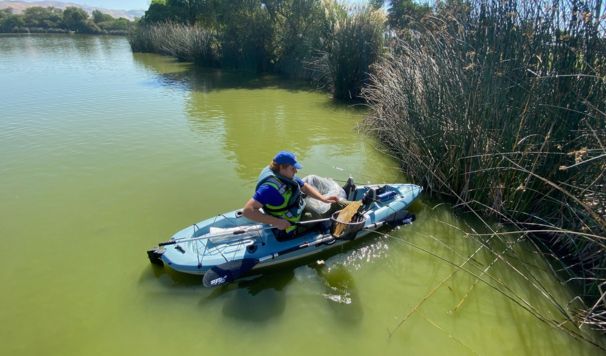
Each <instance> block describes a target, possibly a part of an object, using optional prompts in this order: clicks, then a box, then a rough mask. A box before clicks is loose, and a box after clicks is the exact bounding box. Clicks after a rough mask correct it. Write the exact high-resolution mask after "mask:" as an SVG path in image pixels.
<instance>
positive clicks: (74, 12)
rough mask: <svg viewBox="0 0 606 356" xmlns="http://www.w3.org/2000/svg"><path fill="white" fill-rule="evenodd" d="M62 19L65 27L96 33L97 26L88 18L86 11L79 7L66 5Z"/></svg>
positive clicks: (97, 30) (80, 31)
mask: <svg viewBox="0 0 606 356" xmlns="http://www.w3.org/2000/svg"><path fill="white" fill-rule="evenodd" d="M63 21H64V22H65V26H66V27H67V29H69V30H71V31H76V32H79V33H97V32H99V31H100V29H99V27H98V26H97V25H95V23H94V22H92V21H89V20H88V13H86V11H84V10H82V9H81V8H79V7H73V6H72V7H68V8H66V9H65V10H64V11H63Z"/></svg>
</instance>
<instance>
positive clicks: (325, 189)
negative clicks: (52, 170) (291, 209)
mask: <svg viewBox="0 0 606 356" xmlns="http://www.w3.org/2000/svg"><path fill="white" fill-rule="evenodd" d="M303 182H305V183H307V184H309V185H311V186H312V187H314V188H316V190H318V192H320V194H323V195H335V196H337V197H339V200H341V199H346V198H347V196H346V195H345V190H343V188H341V186H340V185H339V184H338V183H337V182H335V181H334V180H332V179H331V178H322V177H319V176H316V175H313V174H312V175H308V176H306V177H304V178H303ZM305 204H306V205H305V210H307V211H309V212H311V213H312V214H314V215H324V214H326V213H327V212H328V211H329V210H330V208H331V205H332V204H331V203H323V202H321V201H319V200H317V199H314V198H311V197H306V198H305Z"/></svg>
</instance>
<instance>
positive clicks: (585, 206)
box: [363, 0, 606, 330]
mask: <svg viewBox="0 0 606 356" xmlns="http://www.w3.org/2000/svg"><path fill="white" fill-rule="evenodd" d="M453 3H455V2H453ZM458 4H461V3H458ZM603 12H604V5H603V4H602V2H601V1H599V0H595V1H592V0H586V1H577V0H574V1H559V0H552V1H546V0H545V1H539V0H536V1H530V2H517V1H511V0H507V1H496V0H495V1H493V0H474V1H471V2H470V3H467V4H466V5H452V6H441V7H437V8H436V11H435V13H434V15H433V16H431V17H427V18H426V19H425V20H424V21H423V24H422V26H416V28H417V29H416V30H414V31H413V30H410V31H407V32H404V33H401V34H399V35H397V36H394V37H393V38H391V40H390V41H391V43H390V53H389V54H388V55H387V56H385V58H384V59H382V60H381V61H380V62H379V63H378V64H377V65H375V66H374V68H373V70H374V74H373V75H372V77H371V83H370V85H369V86H368V87H367V88H366V89H365V90H364V91H363V97H364V98H365V99H366V100H367V101H368V102H369V104H370V114H369V117H368V119H367V120H366V122H365V125H364V127H365V128H366V129H367V130H368V131H369V132H372V133H373V134H374V135H376V136H377V137H378V138H379V139H380V140H381V141H382V142H383V143H384V145H385V147H386V149H387V150H388V151H389V152H390V154H392V155H394V156H396V157H397V158H398V159H399V160H400V161H401V164H402V167H403V168H404V170H405V171H406V173H407V174H408V175H409V177H410V178H411V179H412V180H413V181H415V182H417V183H421V184H423V185H425V186H426V187H428V188H429V190H430V191H432V192H434V193H439V194H441V195H444V196H447V197H451V198H452V199H453V200H454V201H455V202H456V204H458V205H460V206H462V207H464V208H466V209H468V210H472V211H474V212H475V213H477V214H483V215H487V214H488V215H494V216H497V217H498V218H500V219H501V220H503V221H505V222H508V223H510V225H512V226H514V227H515V228H516V229H519V230H521V231H524V232H526V233H528V232H531V233H532V236H533V237H534V241H535V242H536V243H537V244H539V245H541V246H542V249H543V250H544V251H552V252H553V253H552V254H550V255H553V256H555V257H556V258H555V259H554V260H553V261H552V262H553V263H554V264H559V265H561V267H562V269H561V270H560V274H561V275H562V276H563V277H564V279H565V280H567V281H569V284H570V285H571V286H572V287H573V288H574V290H575V291H577V292H578V294H579V296H580V297H582V299H583V300H584V301H585V302H586V305H587V307H586V308H584V309H583V310H579V311H576V312H575V313H580V315H581V318H580V319H579V324H580V325H589V326H592V327H598V328H601V329H603V330H606V322H604V315H606V296H605V294H604V292H605V290H604V285H605V283H606V254H605V252H606V251H605V250H606V248H605V246H606V244H605V241H604V240H605V239H606V39H605V37H604V33H605V31H606V29H605V28H604V19H603V16H604V13H603ZM492 234H494V233H492Z"/></svg>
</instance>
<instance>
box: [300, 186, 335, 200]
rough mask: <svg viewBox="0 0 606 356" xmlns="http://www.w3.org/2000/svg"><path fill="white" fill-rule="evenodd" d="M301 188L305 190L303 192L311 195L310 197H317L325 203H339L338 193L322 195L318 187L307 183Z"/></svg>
mask: <svg viewBox="0 0 606 356" xmlns="http://www.w3.org/2000/svg"><path fill="white" fill-rule="evenodd" d="M301 190H302V191H303V193H305V194H307V195H309V196H310V197H312V198H314V199H317V200H319V201H321V202H323V203H338V202H339V197H337V196H336V195H328V196H326V195H322V194H320V192H318V190H317V189H316V188H314V187H313V186H311V185H309V184H307V183H305V184H303V186H302V187H301Z"/></svg>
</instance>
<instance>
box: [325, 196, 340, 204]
mask: <svg viewBox="0 0 606 356" xmlns="http://www.w3.org/2000/svg"><path fill="white" fill-rule="evenodd" d="M322 202H323V203H338V202H339V197H338V196H336V195H328V196H326V195H323V196H322Z"/></svg>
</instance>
